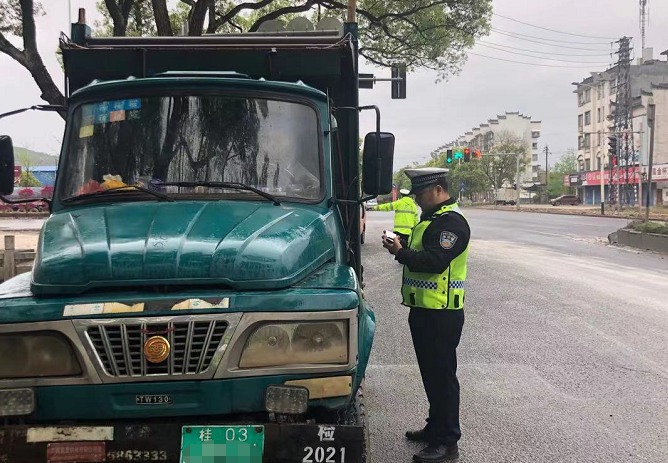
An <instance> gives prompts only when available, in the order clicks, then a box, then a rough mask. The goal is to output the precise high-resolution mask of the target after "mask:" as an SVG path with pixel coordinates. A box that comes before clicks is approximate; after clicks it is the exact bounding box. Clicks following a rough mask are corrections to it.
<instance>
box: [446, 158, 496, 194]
mask: <svg viewBox="0 0 668 463" xmlns="http://www.w3.org/2000/svg"><path fill="white" fill-rule="evenodd" d="M462 183H464V185H465V186H464V192H463V195H464V196H470V195H472V194H474V193H486V192H488V191H489V190H490V188H491V183H490V181H489V178H488V177H487V175H486V174H485V170H484V169H483V166H482V162H479V161H478V160H475V159H473V160H471V162H463V163H461V164H455V165H454V166H453V167H451V168H450V173H449V174H448V187H449V188H448V189H449V190H450V196H455V197H456V196H457V195H459V187H460V185H461V184H462Z"/></svg>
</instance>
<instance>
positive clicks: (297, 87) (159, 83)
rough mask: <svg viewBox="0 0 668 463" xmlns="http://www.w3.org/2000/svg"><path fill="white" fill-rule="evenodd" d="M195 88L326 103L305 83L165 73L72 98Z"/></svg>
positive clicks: (100, 85) (97, 84)
mask: <svg viewBox="0 0 668 463" xmlns="http://www.w3.org/2000/svg"><path fill="white" fill-rule="evenodd" d="M176 86H178V87H180V88H183V87H192V88H194V89H206V88H207V87H212V88H215V89H221V88H222V89H224V88H226V87H229V88H233V89H235V90H256V89H262V90H264V91H267V90H275V91H277V92H281V93H292V94H295V95H302V96H307V97H309V98H317V99H320V100H323V101H325V100H326V94H325V93H323V92H322V91H320V90H318V89H316V88H313V87H311V86H308V85H306V84H305V83H304V82H302V81H298V82H281V81H267V80H265V79H250V78H243V77H242V78H238V77H235V76H231V77H226V76H223V75H220V76H216V75H215V74H206V75H202V74H200V75H197V74H193V75H188V73H178V74H174V75H170V73H164V74H161V75H157V76H155V77H146V78H136V77H134V76H131V77H128V78H126V79H117V80H108V81H102V80H94V81H92V82H90V83H89V84H88V85H86V86H83V87H81V88H79V89H78V90H76V91H75V92H74V93H72V95H71V97H72V98H73V99H74V100H77V99H80V98H86V97H87V96H89V95H92V94H98V93H103V94H104V93H107V92H109V93H114V92H116V91H118V90H123V91H128V90H129V91H132V90H133V89H141V88H151V89H156V88H160V87H165V88H168V87H172V88H173V87H176Z"/></svg>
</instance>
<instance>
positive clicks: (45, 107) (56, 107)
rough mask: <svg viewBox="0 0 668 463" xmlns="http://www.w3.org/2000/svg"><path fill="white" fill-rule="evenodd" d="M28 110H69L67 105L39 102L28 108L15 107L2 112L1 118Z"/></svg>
mask: <svg viewBox="0 0 668 463" xmlns="http://www.w3.org/2000/svg"><path fill="white" fill-rule="evenodd" d="M26 111H58V112H66V111H67V106H59V105H48V104H47V105H43V104H38V105H35V106H30V107H28V108H21V109H15V110H14V111H9V112H8V113H2V114H0V119H2V118H3V117H9V116H13V115H15V114H21V113H23V112H26Z"/></svg>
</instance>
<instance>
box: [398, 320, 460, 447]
mask: <svg viewBox="0 0 668 463" xmlns="http://www.w3.org/2000/svg"><path fill="white" fill-rule="evenodd" d="M408 324H409V325H410V327H411V336H412V337H413V346H414V347H415V354H416V355H417V360H418V365H419V366H420V374H421V375H422V383H423V384H424V389H425V391H426V393H427V399H429V417H428V418H427V432H428V435H429V441H430V443H432V444H439V445H452V444H455V443H456V442H457V441H458V440H459V439H460V437H461V436H462V432H461V429H460V427H459V381H458V380H457V346H458V345H459V339H460V338H461V335H462V327H463V326H464V311H463V310H431V309H421V308H418V307H412V308H411V311H410V315H409V316H408Z"/></svg>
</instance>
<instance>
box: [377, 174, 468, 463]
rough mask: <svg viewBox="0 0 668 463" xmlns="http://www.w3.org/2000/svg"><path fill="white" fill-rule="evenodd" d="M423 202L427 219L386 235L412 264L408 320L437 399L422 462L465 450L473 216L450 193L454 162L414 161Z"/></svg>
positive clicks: (421, 437)
mask: <svg viewBox="0 0 668 463" xmlns="http://www.w3.org/2000/svg"><path fill="white" fill-rule="evenodd" d="M405 172H406V175H408V177H410V179H411V183H412V189H411V193H412V194H415V199H416V200H417V203H418V205H419V206H420V207H421V208H422V211H423V212H422V216H421V220H420V222H419V223H418V224H417V225H416V226H415V228H414V229H413V233H412V235H411V237H410V238H409V239H408V240H407V241H406V240H398V239H395V240H393V241H390V240H388V239H387V238H386V237H383V246H384V247H385V248H387V249H388V250H389V251H390V253H391V254H393V255H394V256H395V258H396V260H398V261H399V263H401V264H403V265H404V273H403V284H402V287H401V295H402V298H403V301H402V304H403V305H405V306H408V307H410V309H411V310H410V315H409V317H408V322H409V325H410V328H411V335H412V337H413V346H414V347H415V353H416V355H417V360H418V365H419V367H420V373H421V375H422V383H423V384H424V388H425V391H426V393H427V398H428V399H429V417H428V418H427V424H426V426H425V427H424V428H423V429H421V430H419V431H408V432H406V437H407V438H408V439H409V440H412V441H418V442H426V443H428V444H429V445H428V446H427V447H426V448H425V449H423V450H422V451H421V452H419V453H418V454H416V455H415V456H414V461H417V462H420V463H427V462H429V463H435V462H442V461H446V460H455V459H457V458H458V457H459V450H458V447H457V441H458V440H459V439H460V437H461V430H460V427H459V381H458V380H457V356H456V349H457V346H458V345H459V339H460V336H461V333H462V327H463V325H464V311H463V308H464V296H465V290H464V282H465V280H466V260H467V256H468V247H469V237H470V234H471V231H470V228H469V225H468V222H467V221H466V219H465V218H464V215H463V214H462V212H461V210H460V209H459V207H458V206H457V202H456V201H455V200H454V199H453V198H451V197H450V195H449V194H448V183H447V177H446V173H447V172H448V170H447V169H439V168H421V169H406V171H405Z"/></svg>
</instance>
